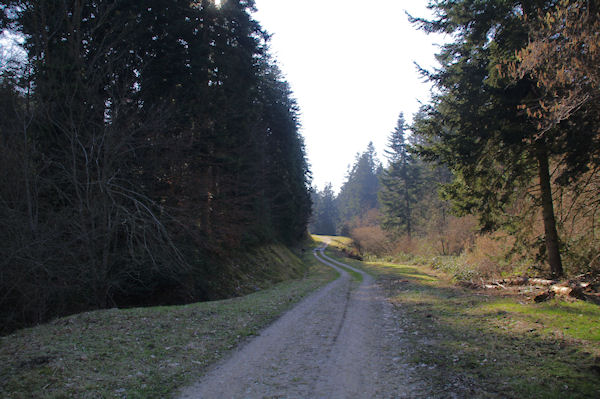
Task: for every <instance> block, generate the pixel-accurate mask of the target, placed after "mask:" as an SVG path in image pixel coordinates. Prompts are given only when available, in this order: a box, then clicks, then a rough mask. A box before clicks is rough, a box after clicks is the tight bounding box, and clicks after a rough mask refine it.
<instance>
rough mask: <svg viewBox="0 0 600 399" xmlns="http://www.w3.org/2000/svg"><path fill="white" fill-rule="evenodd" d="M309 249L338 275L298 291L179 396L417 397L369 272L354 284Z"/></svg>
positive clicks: (334, 264) (389, 314) (393, 325)
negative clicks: (298, 298)
mask: <svg viewBox="0 0 600 399" xmlns="http://www.w3.org/2000/svg"><path fill="white" fill-rule="evenodd" d="M323 250H324V248H319V249H318V250H315V252H314V255H315V257H317V259H319V261H321V262H322V263H324V264H326V265H328V266H331V267H333V268H335V269H336V270H338V271H339V272H340V274H341V276H340V278H338V279H337V280H335V281H333V282H332V283H330V284H329V285H327V286H325V287H324V288H322V289H321V290H319V291H317V292H315V293H313V294H312V295H310V296H309V297H307V298H305V299H304V300H303V301H302V302H300V303H299V304H298V305H297V306H296V307H294V308H293V309H291V310H290V311H288V312H287V313H285V314H284V315H283V316H282V317H281V318H280V319H279V320H277V321H276V322H275V323H274V324H272V325H271V326H270V327H268V328H266V329H265V330H263V331H262V332H261V333H260V335H259V336H257V337H256V338H254V339H253V340H251V341H250V342H248V344H246V345H244V346H243V347H242V348H240V349H238V350H236V351H235V352H234V353H233V354H232V356H231V357H229V358H228V359H227V360H226V361H224V362H222V363H221V364H219V365H217V366H216V367H214V368H213V369H212V370H211V371H209V373H208V374H207V375H205V376H204V378H203V379H202V380H201V381H200V382H199V383H197V384H196V385H193V386H191V387H188V388H186V389H185V390H184V391H183V392H182V394H181V396H180V398H182V399H183V398H207V399H209V398H215V399H216V398H219V399H220V398H400V397H420V396H421V395H420V394H419V393H418V392H419V391H420V390H421V389H420V386H419V384H417V383H416V382H414V378H412V377H411V376H410V373H409V372H408V371H406V367H404V365H403V358H402V353H403V350H402V339H401V337H399V336H398V334H396V331H397V327H396V320H395V319H394V316H392V311H391V307H390V305H389V303H388V302H387V301H385V300H384V299H383V296H382V294H381V292H380V289H379V287H378V286H377V285H376V284H375V281H374V279H373V278H372V277H371V276H369V275H368V274H366V273H364V272H362V271H360V270H356V269H353V270H355V271H356V272H358V273H360V274H361V275H362V276H363V281H362V282H361V283H360V284H358V283H357V282H356V281H355V280H353V279H352V278H351V276H350V275H349V274H348V273H347V272H346V271H345V270H344V269H343V268H341V267H339V266H343V267H345V268H348V269H352V268H351V267H350V266H348V265H345V264H341V263H339V262H337V261H336V260H334V259H331V258H330V257H328V256H327V255H325V254H324V253H323Z"/></svg>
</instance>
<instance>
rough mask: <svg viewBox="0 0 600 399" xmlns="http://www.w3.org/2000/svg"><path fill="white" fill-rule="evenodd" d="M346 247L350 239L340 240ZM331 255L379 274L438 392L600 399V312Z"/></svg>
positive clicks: (418, 365)
mask: <svg viewBox="0 0 600 399" xmlns="http://www.w3.org/2000/svg"><path fill="white" fill-rule="evenodd" d="M337 242H338V243H340V242H347V241H345V240H337ZM328 254H329V256H333V257H337V258H338V259H340V260H343V262H346V263H348V264H350V265H352V266H355V267H359V268H362V269H363V270H365V271H367V272H368V273H371V274H372V275H374V276H376V277H377V279H378V281H379V282H380V283H381V284H382V286H383V287H384V289H385V292H386V295H387V297H388V298H389V299H390V301H391V303H392V304H393V306H394V308H395V312H394V314H395V316H396V318H397V322H398V334H402V336H403V337H404V339H405V340H406V345H405V346H404V348H405V351H406V356H407V359H408V361H409V367H410V368H411V369H412V370H417V372H418V373H419V375H421V376H422V377H423V378H424V379H426V380H427V381H430V382H431V383H432V384H433V387H432V388H433V389H432V392H436V393H437V394H439V396H440V397H444V392H459V393H460V394H461V395H464V397H473V396H475V397H515V398H519V397H527V398H565V397H569V398H591V397H598V396H599V395H600V387H599V386H598V383H597V382H598V378H600V307H598V306H597V305H595V304H591V303H589V302H584V301H576V300H568V301H567V300H564V299H556V298H555V299H552V300H549V301H547V302H544V303H535V302H534V301H532V300H530V299H527V298H526V297H524V296H521V295H507V294H503V293H502V292H501V291H489V290H472V289H466V288H463V287H460V286H458V285H456V284H455V283H454V282H453V281H452V280H451V278H450V276H448V275H447V274H445V273H442V272H440V271H439V270H438V271H436V270H433V269H431V268H429V267H427V266H424V265H408V264H402V263H390V262H384V261H366V262H361V261H358V260H355V259H349V258H344V256H345V255H344V253H343V252H340V251H339V250H338V249H337V248H334V247H332V248H330V249H329V250H328Z"/></svg>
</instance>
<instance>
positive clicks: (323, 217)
mask: <svg viewBox="0 0 600 399" xmlns="http://www.w3.org/2000/svg"><path fill="white" fill-rule="evenodd" d="M337 214H338V212H337V206H336V202H335V193H334V192H333V187H332V185H331V183H328V184H327V185H325V188H324V189H323V191H318V190H315V191H314V195H313V215H312V223H311V227H310V231H311V232H312V233H314V234H324V235H335V233H336V224H337V217H338V215H337Z"/></svg>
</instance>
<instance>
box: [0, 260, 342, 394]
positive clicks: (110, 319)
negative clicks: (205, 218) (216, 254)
mask: <svg viewBox="0 0 600 399" xmlns="http://www.w3.org/2000/svg"><path fill="white" fill-rule="evenodd" d="M303 261H304V263H305V265H306V266H305V268H306V269H305V270H306V275H305V277H304V278H302V279H297V280H294V281H288V282H284V283H280V284H277V285H275V286H274V287H272V288H270V289H268V290H263V291H259V292H256V293H254V294H251V295H248V296H244V297H239V298H234V299H229V300H224V301H215V302H205V303H196V304H191V305H185V306H172V307H154V308H135V309H111V310H101V311H94V312H87V313H82V314H78V315H74V316H70V317H65V318H61V319H58V320H56V321H54V322H51V323H48V324H44V325H40V326H37V327H34V328H29V329H24V330H20V331H17V332H15V333H13V334H11V335H9V336H5V337H1V338H0V397H2V398H7V399H9V398H32V397H35V398H69V397H76V398H162V397H168V396H170V395H172V393H173V392H174V391H176V390H177V389H178V388H180V387H182V386H184V385H185V384H188V383H190V382H193V381H195V380H196V379H198V378H199V377H200V376H201V375H202V374H203V373H204V372H205V371H206V370H207V367H208V366H209V365H211V364H213V363H214V362H215V361H217V360H219V359H221V358H222V357H223V356H224V354H226V353H227V352H228V351H229V350H230V349H232V348H233V347H235V346H236V345H238V344H239V343H240V342H242V341H244V340H245V339H247V337H250V336H252V335H255V334H256V333H257V332H258V331H260V330H261V329H262V328H264V327H265V326H267V325H268V324H269V323H271V322H272V321H273V320H274V319H275V318H277V317H278V316H279V315H280V314H281V313H282V312H284V311H285V310H287V309H289V308H290V307H291V306H292V305H293V304H295V303H296V302H298V301H299V300H300V299H302V298H303V297H304V296H305V295H307V294H308V293H309V292H311V291H313V290H315V289H316V288H318V287H320V286H322V285H324V284H325V283H327V282H328V281H331V280H332V279H334V278H335V277H336V273H335V272H334V271H333V270H331V269H330V268H328V267H325V266H322V265H321V264H319V263H318V262H317V261H316V259H314V257H313V256H312V254H311V253H310V251H307V252H306V253H305V254H304V255H303Z"/></svg>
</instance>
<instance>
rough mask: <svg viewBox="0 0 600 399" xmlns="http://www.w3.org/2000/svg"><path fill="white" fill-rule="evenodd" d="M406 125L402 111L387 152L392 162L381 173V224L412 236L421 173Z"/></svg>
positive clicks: (387, 228) (396, 231)
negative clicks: (406, 133) (409, 149)
mask: <svg viewBox="0 0 600 399" xmlns="http://www.w3.org/2000/svg"><path fill="white" fill-rule="evenodd" d="M405 128H406V125H405V121H404V115H403V114H402V113H400V116H399V117H398V123H397V125H396V128H395V129H394V131H393V132H392V133H391V135H390V137H389V140H388V149H387V150H386V151H385V153H386V155H387V158H388V161H389V165H388V167H387V168H385V169H384V170H383V173H382V175H381V189H380V191H379V202H380V204H381V213H382V217H383V219H382V227H383V228H384V229H386V230H389V231H392V232H394V233H396V234H397V233H400V232H402V233H406V235H408V237H409V238H410V237H411V236H412V234H413V232H414V228H415V221H414V203H415V202H416V201H417V199H418V198H417V196H418V193H417V190H418V187H419V178H420V176H419V174H420V172H419V167H418V165H417V164H416V161H415V159H414V158H413V156H412V155H411V154H410V152H409V151H408V143H407V140H406V137H405Z"/></svg>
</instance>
